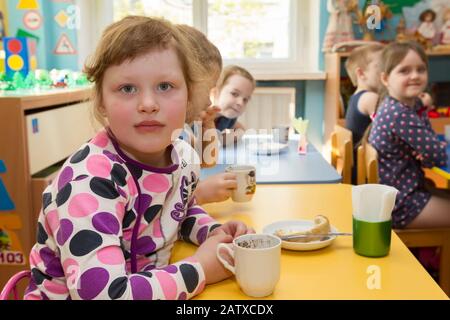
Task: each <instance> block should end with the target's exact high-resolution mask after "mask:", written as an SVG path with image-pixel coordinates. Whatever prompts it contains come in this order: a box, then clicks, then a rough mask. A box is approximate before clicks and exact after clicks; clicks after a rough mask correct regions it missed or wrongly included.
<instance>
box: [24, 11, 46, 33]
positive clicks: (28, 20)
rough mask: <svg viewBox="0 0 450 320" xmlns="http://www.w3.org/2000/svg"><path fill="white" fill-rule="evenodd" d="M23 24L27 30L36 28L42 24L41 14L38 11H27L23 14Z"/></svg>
mask: <svg viewBox="0 0 450 320" xmlns="http://www.w3.org/2000/svg"><path fill="white" fill-rule="evenodd" d="M23 25H24V26H25V28H27V29H29V30H37V29H39V28H40V27H41V26H42V16H41V14H40V13H39V12H38V11H34V10H33V11H27V12H26V13H25V14H24V15H23Z"/></svg>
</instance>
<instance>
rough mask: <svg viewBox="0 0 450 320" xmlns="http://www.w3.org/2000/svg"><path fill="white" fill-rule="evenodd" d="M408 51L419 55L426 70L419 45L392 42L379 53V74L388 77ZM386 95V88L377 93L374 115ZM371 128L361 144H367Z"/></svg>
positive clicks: (425, 57) (366, 132)
mask: <svg viewBox="0 0 450 320" xmlns="http://www.w3.org/2000/svg"><path fill="white" fill-rule="evenodd" d="M410 50H412V51H414V52H415V53H417V54H418V55H419V57H420V59H421V60H422V61H423V62H424V63H425V66H426V68H427V69H428V57H427V54H426V53H425V50H424V49H423V47H422V46H421V45H420V44H418V43H417V42H415V41H408V42H392V43H390V44H389V45H387V46H386V47H385V48H384V49H383V52H382V53H381V65H380V72H381V74H382V75H383V74H384V75H386V76H388V75H389V74H390V73H391V72H392V70H394V68H395V67H396V66H398V65H399V64H400V63H401V62H402V61H403V59H405V57H406V55H407V54H408V53H409V51H410ZM387 95H388V92H387V88H385V87H384V86H382V88H381V89H380V92H379V93H378V102H377V105H376V106H375V113H376V112H377V111H378V108H379V106H380V104H381V102H382V101H383V100H384V98H385V97H386V96H387ZM371 128H372V124H370V125H369V127H368V128H367V129H366V131H365V132H364V136H363V138H362V139H361V143H362V144H366V143H368V139H369V134H370V129H371Z"/></svg>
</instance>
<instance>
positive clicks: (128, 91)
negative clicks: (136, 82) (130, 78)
mask: <svg viewBox="0 0 450 320" xmlns="http://www.w3.org/2000/svg"><path fill="white" fill-rule="evenodd" d="M120 91H122V92H123V93H126V94H132V93H136V91H137V89H136V87H135V86H130V85H126V86H123V87H122V88H120Z"/></svg>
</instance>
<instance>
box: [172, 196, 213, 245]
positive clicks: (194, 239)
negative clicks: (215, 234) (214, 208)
mask: <svg viewBox="0 0 450 320" xmlns="http://www.w3.org/2000/svg"><path fill="white" fill-rule="evenodd" d="M219 226H220V224H219V223H218V222H217V221H216V220H215V219H213V218H212V217H211V216H209V215H208V214H207V213H206V212H205V210H203V208H202V207H200V206H199V205H195V204H194V205H192V206H190V207H189V208H188V209H187V213H186V217H185V219H184V220H183V223H182V224H181V228H180V238H181V239H183V240H184V241H186V242H190V243H194V244H196V245H200V244H202V243H203V242H204V241H205V240H206V239H207V238H208V236H209V233H210V232H211V231H213V230H214V229H215V228H217V227H219Z"/></svg>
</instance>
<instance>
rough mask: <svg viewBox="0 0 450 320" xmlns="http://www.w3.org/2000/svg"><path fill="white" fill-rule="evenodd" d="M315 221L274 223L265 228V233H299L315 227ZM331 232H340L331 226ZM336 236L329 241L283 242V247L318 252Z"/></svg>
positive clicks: (334, 237)
mask: <svg viewBox="0 0 450 320" xmlns="http://www.w3.org/2000/svg"><path fill="white" fill-rule="evenodd" d="M314 225H315V224H314V221H313V220H284V221H278V222H274V223H272V224H269V225H267V226H265V227H264V229H263V233H268V234H273V235H274V234H275V232H276V231H277V230H280V229H282V230H285V231H288V232H297V231H303V230H307V229H310V228H311V227H313V226H314ZM330 228H331V232H339V231H338V230H337V229H336V228H335V227H333V226H330ZM335 239H336V236H331V237H330V238H329V239H327V240H323V241H321V240H317V241H310V242H294V241H281V247H282V248H284V249H288V250H300V251H310V250H317V249H321V248H324V247H327V246H329V245H330V244H331V243H332V242H333V241H334V240H335Z"/></svg>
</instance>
